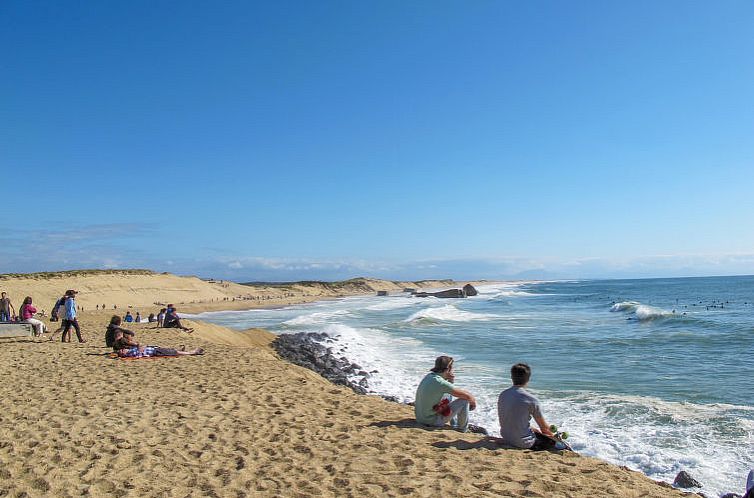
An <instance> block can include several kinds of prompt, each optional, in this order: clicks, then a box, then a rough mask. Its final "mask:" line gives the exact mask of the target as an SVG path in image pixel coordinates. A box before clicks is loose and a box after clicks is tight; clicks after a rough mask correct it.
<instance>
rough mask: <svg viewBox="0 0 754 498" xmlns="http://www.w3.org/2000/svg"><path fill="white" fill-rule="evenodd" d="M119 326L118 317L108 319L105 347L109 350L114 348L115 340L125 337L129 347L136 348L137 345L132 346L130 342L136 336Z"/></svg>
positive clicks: (119, 320)
mask: <svg viewBox="0 0 754 498" xmlns="http://www.w3.org/2000/svg"><path fill="white" fill-rule="evenodd" d="M120 324H121V319H120V317H119V316H118V315H113V317H112V318H111V319H110V324H109V325H108V326H107V330H106V331H105V345H106V346H107V347H109V348H112V347H115V341H116V339H120V338H123V337H126V338H128V339H129V342H128V343H127V344H128V345H129V346H138V345H139V344H138V343H133V344H132V343H131V342H130V341H131V340H133V338H134V337H135V336H136V334H134V333H133V332H131V331H130V330H128V329H124V328H121V326H120ZM117 349H120V348H117Z"/></svg>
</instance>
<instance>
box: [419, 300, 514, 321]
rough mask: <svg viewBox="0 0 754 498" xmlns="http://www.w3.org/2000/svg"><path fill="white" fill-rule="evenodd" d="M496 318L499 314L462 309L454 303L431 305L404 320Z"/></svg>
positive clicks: (483, 319) (482, 319)
mask: <svg viewBox="0 0 754 498" xmlns="http://www.w3.org/2000/svg"><path fill="white" fill-rule="evenodd" d="M496 318H499V315H493V314H491V313H473V312H471V311H464V310H460V309H458V308H456V307H455V306H453V305H452V304H446V305H445V306H440V307H430V308H425V309H423V310H419V311H417V312H416V313H414V314H413V315H411V316H410V317H408V318H406V320H404V321H406V322H416V321H420V320H422V321H428V322H471V321H474V320H481V321H487V320H494V319H496Z"/></svg>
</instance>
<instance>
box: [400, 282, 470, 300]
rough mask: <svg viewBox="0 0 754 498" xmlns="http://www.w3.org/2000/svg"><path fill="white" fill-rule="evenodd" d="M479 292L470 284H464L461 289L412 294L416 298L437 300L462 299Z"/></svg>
mask: <svg viewBox="0 0 754 498" xmlns="http://www.w3.org/2000/svg"><path fill="white" fill-rule="evenodd" d="M477 294H479V292H478V291H477V290H476V289H475V288H474V286H473V285H471V284H466V285H464V286H463V288H462V289H448V290H444V291H439V292H414V296H416V297H430V296H433V297H439V298H446V299H447V298H463V297H467V296H476V295H477Z"/></svg>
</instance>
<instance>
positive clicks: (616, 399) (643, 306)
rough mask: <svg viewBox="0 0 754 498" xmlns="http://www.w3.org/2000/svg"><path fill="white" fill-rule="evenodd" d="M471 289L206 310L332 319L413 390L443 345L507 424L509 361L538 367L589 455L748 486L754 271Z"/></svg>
mask: <svg viewBox="0 0 754 498" xmlns="http://www.w3.org/2000/svg"><path fill="white" fill-rule="evenodd" d="M478 290H479V295H478V296H475V297H471V298H466V299H437V298H433V297H430V298H417V297H413V296H410V295H408V294H398V295H392V296H387V297H377V296H374V297H349V298H344V299H338V300H334V301H324V302H318V303H312V304H306V305H297V306H289V307H285V308H279V309H266V310H250V311H231V312H212V313H203V314H201V315H197V316H195V317H196V318H199V319H202V320H206V321H209V322H213V323H217V324H221V325H225V326H228V327H231V328H236V329H245V328H249V327H263V328H266V329H268V330H271V331H273V332H275V333H291V332H302V331H303V332H325V333H327V334H329V335H330V336H332V337H335V338H336V339H337V341H336V342H335V343H334V344H330V345H331V346H333V347H334V349H335V353H337V354H343V355H345V356H346V357H348V358H349V360H351V361H353V362H356V363H358V364H359V365H361V366H362V367H363V369H364V370H366V371H370V372H371V371H375V370H376V372H375V373H372V374H371V377H370V378H369V380H368V381H369V384H370V390H371V391H373V392H375V393H380V394H387V395H393V396H398V397H399V398H401V399H403V400H406V401H410V400H413V397H414V392H415V390H416V386H417V384H418V383H419V381H420V380H421V378H422V376H423V375H425V374H426V373H427V371H428V370H429V369H430V368H431V367H432V365H433V362H434V358H435V357H436V356H438V355H440V354H447V355H450V356H453V357H454V358H455V359H456V363H455V369H456V385H458V386H459V387H461V388H463V389H466V390H468V391H471V392H472V393H473V394H474V395H475V396H476V398H477V402H478V407H477V410H476V411H474V412H472V417H471V421H472V423H475V424H478V425H482V426H484V427H486V428H488V429H489V430H490V432H491V433H492V434H496V433H497V432H498V421H497V413H496V400H497V396H498V394H499V393H500V391H502V390H503V389H505V388H507V387H508V386H509V385H510V376H509V372H510V366H511V365H512V364H514V363H517V362H526V363H528V364H529V365H530V366H531V367H532V372H533V373H532V379H531V382H530V390H531V391H532V392H533V393H534V394H535V395H536V396H537V397H538V398H539V400H540V402H541V404H542V406H543V410H544V414H545V418H546V419H547V421H548V422H549V423H554V424H557V425H558V426H559V427H560V428H561V429H563V430H567V431H568V432H569V433H570V439H569V441H570V442H571V444H572V446H573V447H574V449H575V450H576V451H578V452H579V453H581V454H584V455H590V456H595V457H598V458H602V459H604V460H606V461H608V462H611V463H614V464H616V465H625V466H628V467H629V468H631V469H635V470H639V471H641V472H643V473H645V474H646V475H648V476H650V477H652V478H654V479H658V480H664V481H668V482H672V480H673V478H674V477H675V475H676V474H677V473H678V472H679V471H680V470H686V471H687V472H689V473H690V474H691V475H692V476H693V477H695V478H696V479H697V480H699V481H700V482H701V483H703V485H704V491H705V492H707V493H718V494H719V493H722V492H727V491H735V492H738V493H741V492H742V491H743V487H744V484H745V478H746V474H747V473H748V471H749V469H750V468H752V467H754V366H753V365H754V362H752V355H753V354H754V277H713V278H676V279H648V280H602V281H556V282H515V283H498V284H489V285H481V286H479V287H478Z"/></svg>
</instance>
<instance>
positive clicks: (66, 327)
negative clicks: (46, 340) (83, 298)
mask: <svg viewBox="0 0 754 498" xmlns="http://www.w3.org/2000/svg"><path fill="white" fill-rule="evenodd" d="M65 296H66V299H65V318H63V335H62V336H61V337H60V340H61V342H71V327H73V328H74V329H76V337H77V338H78V340H79V342H86V340H85V339H84V338H83V337H81V327H80V326H79V321H78V320H77V319H76V299H75V297H76V291H75V290H70V289H69V290H67V291H65ZM66 339H67V340H66Z"/></svg>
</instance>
